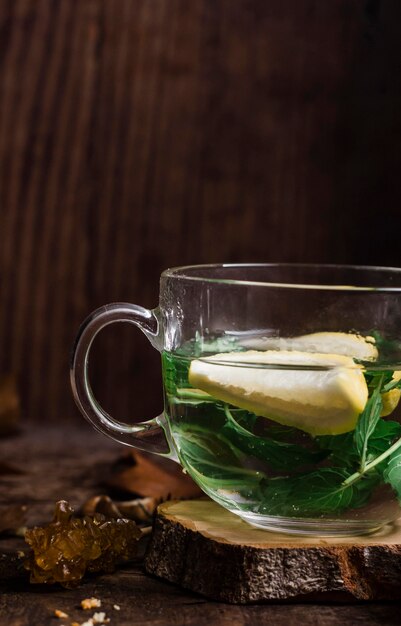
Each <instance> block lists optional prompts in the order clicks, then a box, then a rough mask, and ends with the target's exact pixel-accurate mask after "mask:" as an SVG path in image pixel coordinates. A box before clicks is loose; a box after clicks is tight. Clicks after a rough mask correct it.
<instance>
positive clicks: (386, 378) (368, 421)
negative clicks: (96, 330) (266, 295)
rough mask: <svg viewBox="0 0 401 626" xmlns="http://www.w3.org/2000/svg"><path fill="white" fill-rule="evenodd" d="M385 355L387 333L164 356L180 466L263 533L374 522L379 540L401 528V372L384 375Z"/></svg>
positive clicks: (193, 348)
mask: <svg viewBox="0 0 401 626" xmlns="http://www.w3.org/2000/svg"><path fill="white" fill-rule="evenodd" d="M385 349H387V346H385V342H384V340H382V339H381V337H380V335H379V334H378V333H371V335H369V336H366V337H361V336H360V335H356V334H346V333H340V332H327V333H314V334H310V335H303V336H302V337H294V338H288V339H287V338H280V339H276V338H258V339H252V338H250V339H249V338H248V339H247V340H237V339H230V338H228V339H227V338H224V337H223V338H218V339H215V340H214V341H210V342H209V343H206V344H205V342H204V341H203V342H201V341H200V340H199V339H198V340H197V341H192V342H188V343H187V344H184V345H183V346H182V347H181V348H180V349H179V350H177V351H176V352H175V353H171V352H167V351H164V352H163V354H162V362H163V378H164V387H165V393H166V418H167V420H168V423H169V427H170V430H171V433H172V437H173V441H174V445H175V447H176V451H177V455H178V457H179V460H180V462H181V464H182V465H183V467H184V468H185V469H186V470H187V471H188V473H189V474H190V475H191V476H192V477H193V478H194V480H196V482H197V483H198V484H199V485H200V487H201V488H202V489H203V491H204V492H206V493H207V494H208V495H209V496H210V497H212V498H213V499H214V500H216V501H217V502H219V503H220V504H223V505H224V506H225V507H226V508H228V509H230V510H231V511H233V512H235V513H237V514H239V515H241V514H243V515H244V517H245V518H246V519H247V520H248V521H250V522H252V523H254V524H256V525H258V521H259V519H260V521H261V522H263V524H262V525H263V527H264V528H266V519H267V518H272V520H274V518H280V517H281V518H282V517H285V518H291V519H294V521H295V520H296V519H297V518H298V519H299V518H304V519H305V518H310V519H312V518H314V519H316V518H320V519H325V520H330V519H333V520H336V521H338V520H358V519H360V520H361V523H359V526H358V529H359V531H360V530H361V527H362V528H363V522H364V521H365V520H366V526H367V527H369V529H371V528H372V520H376V522H377V525H380V524H381V523H382V521H383V520H387V519H389V518H394V517H395V516H396V514H394V513H393V512H392V509H394V510H395V511H398V506H399V505H398V501H397V497H401V424H400V423H399V421H397V420H396V419H394V413H395V411H396V408H397V405H398V402H399V399H400V396H401V391H400V388H401V372H398V371H394V369H390V368H389V367H386V366H383V365H382V363H383V360H382V359H381V356H382V355H381V351H382V350H385ZM305 521H306V520H305ZM361 524H362V526H361ZM272 525H273V526H274V524H273V522H272Z"/></svg>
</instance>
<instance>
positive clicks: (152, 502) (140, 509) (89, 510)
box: [82, 495, 159, 523]
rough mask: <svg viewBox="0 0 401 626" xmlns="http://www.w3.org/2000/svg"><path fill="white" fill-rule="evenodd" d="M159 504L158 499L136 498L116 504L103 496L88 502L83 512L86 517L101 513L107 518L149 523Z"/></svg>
mask: <svg viewBox="0 0 401 626" xmlns="http://www.w3.org/2000/svg"><path fill="white" fill-rule="evenodd" d="M158 503H159V500H157V499H156V498H136V499H135V500H127V501H125V502H115V501H113V500H112V499H111V498H109V496H106V495H101V496H94V497H93V498H90V499H89V500H87V501H86V502H85V504H84V505H83V507H82V512H83V513H84V515H95V513H101V514H102V515H104V516H105V517H107V518H112V519H117V518H119V517H124V518H126V519H132V520H134V521H135V522H147V523H149V522H150V521H151V520H152V517H153V513H154V511H155V510H156V507H157V505H158Z"/></svg>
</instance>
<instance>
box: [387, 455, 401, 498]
mask: <svg viewBox="0 0 401 626" xmlns="http://www.w3.org/2000/svg"><path fill="white" fill-rule="evenodd" d="M383 478H384V481H385V482H386V483H388V484H389V485H391V486H392V488H393V489H394V491H395V492H396V494H397V496H398V498H399V499H401V448H398V449H397V450H395V452H393V454H392V455H391V456H390V460H389V461H388V464H387V467H386V469H385V470H384V472H383Z"/></svg>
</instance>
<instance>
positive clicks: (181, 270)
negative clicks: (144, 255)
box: [161, 263, 401, 293]
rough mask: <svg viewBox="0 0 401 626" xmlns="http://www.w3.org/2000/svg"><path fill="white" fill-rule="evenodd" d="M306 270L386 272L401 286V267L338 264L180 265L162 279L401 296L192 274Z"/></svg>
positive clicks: (377, 288) (400, 290)
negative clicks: (273, 269) (230, 270)
mask: <svg viewBox="0 0 401 626" xmlns="http://www.w3.org/2000/svg"><path fill="white" fill-rule="evenodd" d="M253 267H254V268H266V269H267V268H283V269H284V268H289V269H291V268H299V269H302V268H305V269H306V270H307V269H318V268H321V269H327V270H331V269H333V270H334V269H338V270H344V271H356V272H361V273H362V272H372V274H374V273H375V272H387V273H388V274H393V275H399V277H400V283H401V268H400V267H387V266H380V265H352V264H351V265H347V264H341V263H340V264H337V263H201V264H194V265H181V266H175V267H171V268H167V269H165V270H164V271H163V272H162V274H161V277H162V278H170V279H177V280H183V281H189V282H198V283H212V284H222V285H233V286H235V285H243V286H249V287H252V286H255V287H270V288H275V289H301V290H302V289H308V290H315V291H320V290H321V291H345V292H361V291H362V292H370V293H377V292H384V293H387V292H390V293H394V292H395V293H401V286H400V287H389V286H380V285H375V286H373V285H372V286H367V285H362V286H358V285H340V284H338V285H337V284H315V283H289V282H280V281H275V282H270V281H256V280H244V279H236V278H213V277H209V276H200V275H198V276H197V275H196V274H192V273H190V272H194V271H196V270H213V269H215V270H221V269H224V268H233V269H239V270H240V269H246V268H253Z"/></svg>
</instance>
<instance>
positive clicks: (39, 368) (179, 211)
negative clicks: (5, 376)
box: [0, 0, 401, 421]
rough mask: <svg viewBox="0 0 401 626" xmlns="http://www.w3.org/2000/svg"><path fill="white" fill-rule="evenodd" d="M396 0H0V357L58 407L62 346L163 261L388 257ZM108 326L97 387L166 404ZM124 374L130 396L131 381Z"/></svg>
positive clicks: (152, 406) (393, 232)
mask: <svg viewBox="0 0 401 626" xmlns="http://www.w3.org/2000/svg"><path fill="white" fill-rule="evenodd" d="M400 35H401V3H400V2H399V1H398V0H351V1H350V0H331V1H330V2H321V1H319V0H285V1H284V2H283V1H282V0H270V1H269V2H266V1H265V0H235V1H233V0H191V2H188V1H187V0H0V85H1V90H0V236H1V246H0V371H9V370H12V371H15V372H16V373H17V375H18V380H19V385H20V389H21V393H22V400H23V406H24V409H25V413H26V414H27V415H29V416H30V417H31V418H33V419H35V418H36V419H49V420H54V421H56V420H59V419H60V418H63V416H64V417H65V416H67V415H71V414H72V401H71V396H70V390H69V383H68V359H69V351H70V346H71V343H72V341H73V338H74V335H75V332H76V330H77V327H78V325H79V323H80V321H81V320H82V319H83V318H84V317H85V316H86V314H87V313H89V311H90V310H92V309H93V308H95V307H96V306H99V305H101V304H103V303H105V302H109V301H113V300H128V301H133V302H137V303H140V304H142V305H145V306H155V305H156V304H157V295H158V277H159V274H160V271H161V270H162V269H163V268H165V267H166V266H172V265H177V264H186V263H194V262H213V261H273V260H276V261H280V260H286V261H326V262H358V263H359V262H363V263H379V264H394V265H400V264H401V258H400V251H399V232H400V226H401V215H400V207H399V204H400V198H401V188H400V179H401V177H400V175H399V172H400V165H401V143H400V110H401V71H400V70H401V67H400V65H401V54H400V53H401V37H400ZM138 335H139V334H138V333H137V332H135V331H132V329H127V328H121V329H113V330H107V331H105V332H104V333H103V336H102V337H101V338H100V339H99V344H98V346H97V348H96V352H95V355H94V359H93V363H94V365H93V380H94V386H95V389H96V390H97V391H98V393H99V397H100V399H101V400H102V401H103V402H104V403H105V404H106V407H107V408H108V409H109V410H110V411H111V412H113V413H114V414H115V415H116V416H119V417H123V418H125V419H130V418H133V419H134V418H148V417H151V416H152V415H153V414H155V413H156V412H158V411H159V410H160V408H161V390H160V380H159V379H160V371H159V365H158V357H157V354H156V353H153V352H152V351H151V349H150V348H148V347H146V342H145V340H144V339H143V338H141V337H139V336H138ZM135 377H136V380H137V384H138V388H140V389H141V390H144V391H142V393H140V394H139V393H135V391H134V390H133V388H132V387H133V385H132V381H133V379H134V378H135Z"/></svg>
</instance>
